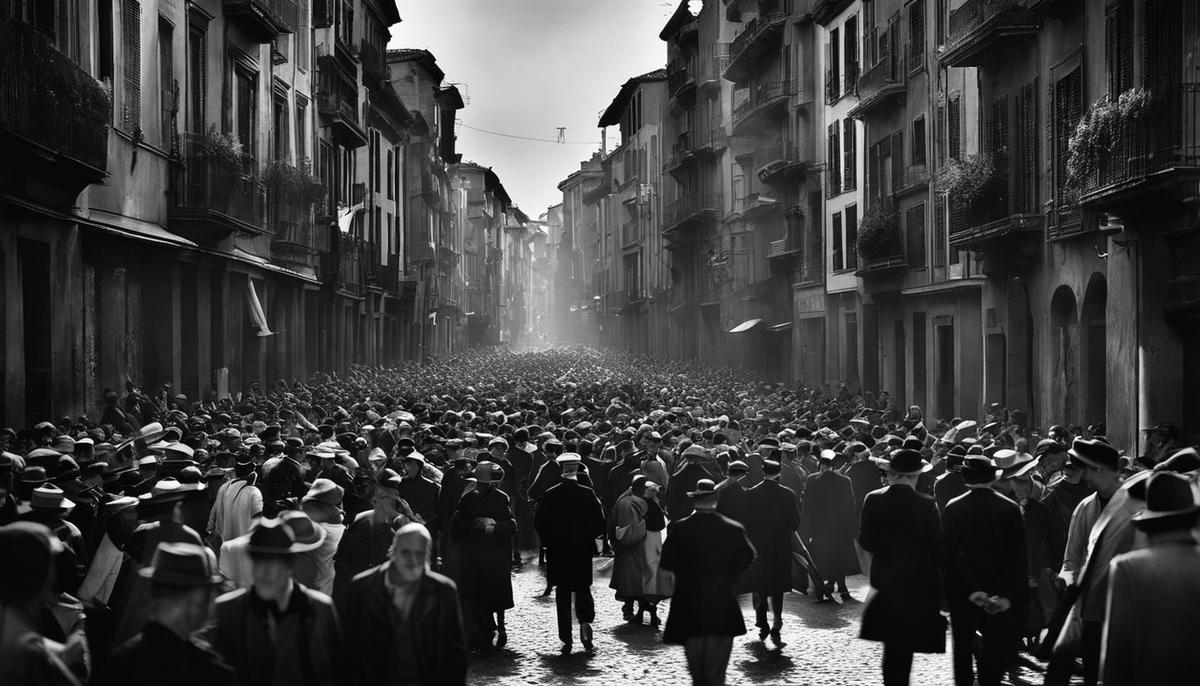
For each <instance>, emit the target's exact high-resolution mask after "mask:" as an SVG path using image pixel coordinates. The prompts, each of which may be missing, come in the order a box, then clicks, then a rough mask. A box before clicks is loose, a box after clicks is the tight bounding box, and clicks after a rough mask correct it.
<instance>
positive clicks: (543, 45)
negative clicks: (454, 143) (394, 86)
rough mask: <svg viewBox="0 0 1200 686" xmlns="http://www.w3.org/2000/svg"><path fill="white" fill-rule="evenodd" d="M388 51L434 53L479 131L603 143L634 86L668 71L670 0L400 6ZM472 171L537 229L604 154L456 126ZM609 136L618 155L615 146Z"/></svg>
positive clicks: (409, 0) (488, 0)
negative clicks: (629, 83)
mask: <svg viewBox="0 0 1200 686" xmlns="http://www.w3.org/2000/svg"><path fill="white" fill-rule="evenodd" d="M396 5H397V7H398V8H399V10H400V18H401V20H402V21H401V23H400V24H398V25H396V26H393V27H392V40H391V42H389V43H388V47H389V48H425V49H427V50H429V51H430V52H432V53H433V55H434V57H436V58H437V62H438V66H439V67H441V69H442V70H443V71H444V72H446V81H445V83H454V84H459V89H460V90H461V91H462V92H463V96H464V98H469V99H470V102H469V103H467V106H466V108H464V109H463V110H461V111H460V112H459V113H458V114H459V120H460V121H461V122H462V123H463V124H466V125H467V126H471V127H474V128H475V129H486V130H488V131H496V132H500V133H504V134H509V135H513V136H523V137H528V138H540V139H549V140H551V141H553V140H555V139H556V138H557V137H558V127H566V140H567V141H574V142H598V141H599V140H600V129H599V128H597V126H596V124H597V122H598V121H599V119H600V113H601V112H602V111H603V110H604V108H605V107H607V106H608V104H609V103H610V102H612V99H613V97H614V96H615V95H616V94H617V91H618V90H619V89H620V87H621V84H622V83H624V82H625V80H626V79H628V78H630V77H632V76H637V75H638V74H643V73H645V72H648V71H653V70H655V69H661V68H662V67H663V66H664V65H665V64H666V58H667V46H666V43H663V42H662V41H661V40H659V38H658V33H659V31H661V30H662V27H663V26H664V25H665V24H666V22H667V19H669V18H670V15H671V13H672V12H673V11H674V9H675V7H676V6H677V3H676V2H668V1H667V0H397V2H396ZM457 131H458V151H459V152H461V153H463V159H464V160H470V161H472V162H477V163H479V164H482V165H484V166H490V167H492V168H493V169H494V170H495V171H496V173H497V174H498V175H499V176H500V180H501V181H502V182H503V183H504V187H505V189H507V190H508V193H509V196H511V197H512V199H513V202H515V203H517V204H518V205H519V206H520V207H521V209H522V210H524V211H525V212H526V213H527V214H529V215H530V216H533V217H536V216H538V215H539V214H541V213H542V212H544V211H545V210H546V208H547V207H548V206H550V205H554V204H557V203H559V202H562V193H561V192H559V191H558V189H557V186H558V183H559V182H560V181H562V180H563V179H564V178H566V177H567V175H568V174H570V173H571V172H573V171H575V170H577V169H579V162H580V161H582V160H585V159H588V158H589V157H591V155H592V153H593V152H594V151H595V150H597V149H598V148H599V145H576V144H566V145H560V144H557V143H543V142H536V141H527V140H519V139H516V138H506V137H503V136H497V135H492V134H487V133H481V132H479V131H475V130H472V129H469V128H466V127H465V126H458V127H457ZM616 138H617V137H616V135H615V133H614V132H610V136H609V149H610V150H611V149H612V147H613V143H614V141H615V140H616Z"/></svg>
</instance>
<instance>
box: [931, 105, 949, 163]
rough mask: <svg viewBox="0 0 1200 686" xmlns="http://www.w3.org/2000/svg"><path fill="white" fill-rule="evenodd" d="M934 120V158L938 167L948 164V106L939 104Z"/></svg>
mask: <svg viewBox="0 0 1200 686" xmlns="http://www.w3.org/2000/svg"><path fill="white" fill-rule="evenodd" d="M934 112H935V114H934V118H933V147H934V153H933V154H934V157H935V158H936V159H937V164H938V167H941V166H942V165H943V164H945V162H946V105H945V104H943V103H938V106H937V109H936V110H934Z"/></svg>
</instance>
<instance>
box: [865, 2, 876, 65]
mask: <svg viewBox="0 0 1200 686" xmlns="http://www.w3.org/2000/svg"><path fill="white" fill-rule="evenodd" d="M862 18H863V20H862V22H863V26H862V30H863V62H864V63H865V64H866V65H867V66H871V65H873V64H875V61H876V60H878V59H879V54H878V53H879V51H878V50H877V47H878V46H877V45H876V44H875V2H874V0H863V4H862Z"/></svg>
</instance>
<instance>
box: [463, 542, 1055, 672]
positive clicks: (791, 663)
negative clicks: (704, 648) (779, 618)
mask: <svg viewBox="0 0 1200 686" xmlns="http://www.w3.org/2000/svg"><path fill="white" fill-rule="evenodd" d="M525 559H526V563H525V565H524V566H523V567H522V568H521V570H520V571H519V572H516V574H515V576H514V579H513V594H514V597H515V600H516V607H515V608H513V609H511V610H509V611H508V614H507V615H506V618H507V623H508V634H509V638H508V645H507V646H506V647H504V648H503V649H500V650H493V651H492V652H490V653H486V654H482V655H472V656H471V657H470V660H471V663H470V667H469V671H468V680H469V681H470V682H472V683H500V684H544V683H557V682H566V681H570V682H571V683H580V684H617V683H622V684H623V683H633V682H637V681H645V682H647V683H654V684H688V683H691V682H690V679H689V678H688V671H687V665H686V662H685V660H684V655H683V648H682V647H679V646H665V645H663V643H662V634H661V629H651V628H650V627H649V626H646V625H633V624H628V623H626V622H625V621H623V620H622V618H621V605H620V603H618V602H617V601H616V600H614V599H613V595H612V591H611V590H610V589H609V588H608V581H609V574H610V570H611V568H612V558H596V560H595V563H594V564H595V570H596V572H595V574H596V581H595V583H594V584H593V586H592V593H593V595H594V597H595V599H596V622H595V624H594V628H595V636H596V652H595V654H594V655H591V656H589V655H587V654H586V653H584V652H583V650H582V648H581V647H580V645H579V641H578V638H577V639H576V641H575V644H574V648H575V649H574V651H573V652H572V653H571V654H570V655H566V656H564V655H560V654H559V648H560V647H561V645H562V644H561V643H560V642H559V640H558V631H557V629H556V628H555V614H554V597H553V596H548V597H546V598H540V597H538V596H539V594H540V593H541V592H542V589H543V583H544V581H543V579H544V577H543V575H542V570H541V569H539V568H538V566H537V556H536V555H531V554H528V553H527V555H526V558H525ZM847 581H848V583H849V586H850V590H851V593H852V594H853V595H854V597H855V598H857V599H858V600H856V601H853V602H850V603H844V604H843V603H840V602H839V603H830V604H817V603H814V602H812V601H811V600H809V599H808V597H806V596H803V595H800V594H799V593H791V594H788V595H787V596H785V601H784V602H785V605H786V614H785V617H784V626H783V639H784V641H785V642H786V645H784V647H783V648H782V649H781V650H776V649H774V648H773V647H772V646H771V644H770V643H763V642H762V641H759V640H758V639H757V632H756V630H755V629H754V627H753V621H754V610H753V608H752V607H751V605H750V596H744V597H743V598H742V614H743V616H744V617H745V618H746V624H747V627H748V629H749V632H748V633H747V634H746V635H745V636H740V637H738V638H736V639H734V643H733V656H732V657H731V658H730V660H729V671H728V673H727V676H726V681H727V683H730V684H745V683H770V684H838V685H840V686H858V685H861V686H867V685H872V686H874V685H876V684H878V683H879V682H880V672H879V665H880V659H881V657H882V646H881V644H878V643H871V642H868V641H862V640H859V639H858V617H859V613H860V612H861V611H862V603H861V599H862V597H863V596H864V595H865V593H866V579H865V578H864V577H862V576H855V577H852V578H851V579H848V580H847ZM669 612H670V609H669V601H667V603H664V606H663V607H660V612H659V614H660V616H661V617H662V619H663V622H664V623H665V622H666V618H667V615H668V613H669ZM575 631H576V634H578V625H576V629H575ZM949 647H950V646H949V636H947V652H946V653H945V654H943V655H918V656H917V657H916V659H915V660H914V662H913V671H912V683H913V684H919V685H921V686H943V685H946V686H949V685H951V684H953V683H954V679H953V676H952V675H951V668H950V653H949V652H948V651H949ZM1021 676H1023V677H1025V681H1014V682H1010V683H1014V684H1021V683H1030V684H1032V683H1041V679H1040V678H1038V679H1036V680H1034V679H1033V676H1034V673H1033V672H1032V671H1026V672H1025V673H1023V674H1022V675H1021ZM493 680H494V681H493Z"/></svg>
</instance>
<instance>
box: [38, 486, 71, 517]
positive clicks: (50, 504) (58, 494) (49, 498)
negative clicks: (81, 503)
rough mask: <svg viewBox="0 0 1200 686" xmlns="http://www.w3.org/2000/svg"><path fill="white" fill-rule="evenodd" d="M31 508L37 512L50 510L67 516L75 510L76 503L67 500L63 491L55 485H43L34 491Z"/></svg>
mask: <svg viewBox="0 0 1200 686" xmlns="http://www.w3.org/2000/svg"><path fill="white" fill-rule="evenodd" d="M29 507H31V508H33V509H35V510H48V511H53V512H59V513H61V514H66V513H68V512H70V511H71V510H73V509H75V503H73V502H71V501H70V500H67V496H66V494H65V493H63V490H62V489H61V488H59V487H58V486H55V485H54V484H42V485H41V486H38V487H37V488H35V489H33V496H32V497H31V498H30V499H29Z"/></svg>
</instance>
